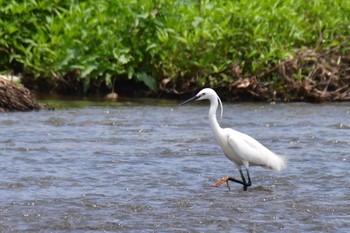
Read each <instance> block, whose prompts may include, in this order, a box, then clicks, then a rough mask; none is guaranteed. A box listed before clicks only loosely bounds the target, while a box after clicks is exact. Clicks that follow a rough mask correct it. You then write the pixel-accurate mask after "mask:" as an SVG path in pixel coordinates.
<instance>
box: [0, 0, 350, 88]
mask: <svg viewBox="0 0 350 233" xmlns="http://www.w3.org/2000/svg"><path fill="white" fill-rule="evenodd" d="M349 38H350V1H343V0H333V1H329V0H310V1H303V0H284V1H283V0H277V1H276V0H265V1H251V0H247V1H229V0H216V1H210V0H153V1H149V0H118V1H116V0H105V1H94V0H81V1H79V0H70V1H68V0H66V1H60V0H11V1H6V0H2V1H1V3H0V70H1V71H2V72H20V73H23V74H24V75H25V76H26V77H27V78H29V79H30V80H32V81H33V82H35V80H39V79H40V80H41V81H42V80H46V82H47V83H50V85H51V87H54V86H55V85H56V83H64V84H65V87H66V88H67V89H69V88H71V89H74V88H76V86H77V85H80V86H81V87H82V88H83V89H84V91H85V92H95V91H96V90H95V89H96V88H97V89H99V88H101V87H108V88H109V89H110V90H112V89H114V88H116V89H122V88H123V87H122V86H121V85H123V83H125V80H126V81H127V82H128V83H134V84H135V85H140V83H141V84H142V83H143V84H145V87H147V88H148V89H149V90H150V91H151V92H152V93H165V92H172V93H177V92H178V91H179V92H186V91H192V90H193V88H200V87H203V86H212V87H227V89H229V87H230V86H232V85H233V84H234V83H235V82H237V80H240V79H242V78H244V77H252V76H257V74H264V73H269V75H265V76H261V77H260V78H261V80H260V81H262V82H271V81H272V82H274V88H275V89H277V90H278V89H283V86H281V85H283V84H281V82H280V74H278V73H273V72H269V71H270V70H271V69H273V68H274V67H275V66H276V65H278V64H280V63H281V62H283V61H286V60H289V59H292V58H293V57H296V56H297V51H303V50H307V48H308V49H310V48H311V49H313V51H315V52H322V51H325V50H329V49H333V48H334V47H337V46H338V48H339V50H337V52H339V53H340V54H344V53H348V51H349V47H350V45H349V44H345V46H344V42H347V41H349ZM340 45H342V46H340ZM299 74H300V75H299ZM299 74H298V73H297V74H293V77H292V78H295V79H303V78H304V76H303V72H302V71H300V72H299ZM240 85H243V84H240ZM240 87H242V86H240Z"/></svg>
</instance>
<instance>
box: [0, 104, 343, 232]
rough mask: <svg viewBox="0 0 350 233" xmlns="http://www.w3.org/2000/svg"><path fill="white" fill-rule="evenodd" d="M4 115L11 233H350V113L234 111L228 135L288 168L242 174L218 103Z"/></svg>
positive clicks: (270, 108) (3, 211) (74, 107)
mask: <svg viewBox="0 0 350 233" xmlns="http://www.w3.org/2000/svg"><path fill="white" fill-rule="evenodd" d="M55 104H56V105H57V106H58V107H59V108H58V109H57V110H56V111H40V112H29V113H3V114H0V127H1V134H0V136H1V137H0V169H1V179H0V231H1V232H11V231H13V232H20V231H21V232H87V231H91V232H103V231H130V232H216V231H224V232H295V231H296V229H298V231H300V232H350V195H349V193H350V178H349V165H350V155H349V148H350V104H348V103H342V104H321V105H313V104H305V103H294V104H227V103H224V108H225V109H224V118H223V119H222V120H221V121H220V123H221V125H222V126H224V127H232V128H235V129H237V130H239V131H242V132H244V133H247V134H249V135H251V136H253V137H254V138H256V139H257V140H259V141H260V142H262V143H263V144H264V145H265V146H267V147H268V148H270V149H271V150H273V151H275V152H276V153H278V154H282V155H284V156H285V157H286V158H287V159H288V167H287V168H286V169H285V170H283V171H282V172H273V171H270V170H266V169H263V168H259V167H252V168H251V169H250V171H251V176H252V181H253V186H252V187H251V188H248V191H247V192H244V191H243V189H242V187H241V186H239V185H238V184H232V185H231V190H230V191H229V190H227V189H226V187H225V186H224V185H223V186H222V187H219V188H214V187H212V186H213V184H214V183H215V182H216V181H217V180H219V179H220V178H222V177H224V176H228V175H230V176H237V177H238V176H239V173H238V171H237V170H236V168H235V166H234V165H233V164H232V163H231V162H230V161H229V160H228V159H226V158H225V156H224V155H223V153H222V152H221V150H220V148H219V146H217V145H216V144H215V141H214V139H213V137H212V134H211V131H210V128H209V124H208V119H207V114H208V104H207V103H203V104H199V103H195V104H193V105H191V106H185V107H178V106H177V105H178V103H176V102H164V101H163V102H156V103H154V102H150V101H147V100H140V101H138V102H132V101H130V102H126V101H125V102H121V103H106V102H79V101H78V102H69V101H59V102H56V103H55Z"/></svg>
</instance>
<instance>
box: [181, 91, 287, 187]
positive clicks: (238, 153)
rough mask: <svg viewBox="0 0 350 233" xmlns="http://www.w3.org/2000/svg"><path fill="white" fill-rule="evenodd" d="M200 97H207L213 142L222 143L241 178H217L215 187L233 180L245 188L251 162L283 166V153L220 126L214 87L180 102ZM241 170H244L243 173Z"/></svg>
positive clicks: (250, 183) (274, 168)
mask: <svg viewBox="0 0 350 233" xmlns="http://www.w3.org/2000/svg"><path fill="white" fill-rule="evenodd" d="M199 100H209V101H210V108H209V123H210V127H211V130H212V132H213V134H214V137H215V139H216V142H217V143H218V144H219V145H220V146H221V149H222V150H223V152H224V154H225V156H226V157H227V158H228V159H229V160H231V161H232V162H233V163H234V164H235V165H236V167H237V168H238V170H239V173H240V175H241V179H238V178H233V177H230V176H227V177H224V178H222V179H220V180H219V181H218V182H216V183H215V184H214V187H219V186H220V185H221V184H223V183H225V182H226V187H227V188H228V189H229V190H230V185H229V181H232V182H235V183H238V184H241V185H243V190H244V191H247V188H248V187H249V186H252V181H251V178H250V174H249V168H250V167H251V166H261V167H264V168H268V169H271V170H275V171H281V170H282V169H283V168H285V166H286V159H285V158H284V157H282V156H280V155H277V154H275V153H274V152H272V151H271V150H269V149H267V148H266V147H265V146H263V145H262V144H261V143H260V142H258V141H257V140H255V139H254V138H253V137H251V136H249V135H247V134H244V133H241V132H239V131H237V130H234V129H231V128H221V127H220V125H219V123H218V121H217V118H216V111H217V108H218V105H219V104H220V110H221V118H222V115H223V106H222V102H221V99H220V97H219V96H218V95H217V93H216V92H215V91H214V90H213V89H211V88H204V89H202V90H201V91H200V92H199V93H198V94H197V95H195V96H193V97H192V98H190V99H188V100H186V101H184V102H182V103H181V104H180V106H183V105H186V104H189V103H191V102H194V101H199ZM243 171H245V173H246V176H245V175H244V172H243Z"/></svg>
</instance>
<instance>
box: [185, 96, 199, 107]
mask: <svg viewBox="0 0 350 233" xmlns="http://www.w3.org/2000/svg"><path fill="white" fill-rule="evenodd" d="M199 97H201V96H200V95H195V96H193V97H192V98H190V99H188V100H186V101H184V102H182V103H181V104H180V106H182V105H185V104H188V103H191V102H193V101H196V100H197V99H198V98H199Z"/></svg>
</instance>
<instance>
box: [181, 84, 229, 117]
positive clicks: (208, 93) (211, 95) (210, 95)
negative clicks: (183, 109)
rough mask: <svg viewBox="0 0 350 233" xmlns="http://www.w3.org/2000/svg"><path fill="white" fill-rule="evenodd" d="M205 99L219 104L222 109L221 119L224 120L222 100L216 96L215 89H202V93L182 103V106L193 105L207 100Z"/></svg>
mask: <svg viewBox="0 0 350 233" xmlns="http://www.w3.org/2000/svg"><path fill="white" fill-rule="evenodd" d="M205 99H207V100H210V102H211V103H215V101H217V102H219V104H220V107H221V118H222V114H223V107H222V103H221V99H220V98H219V96H218V95H217V94H216V92H215V91H214V90H213V89H211V88H204V89H202V90H201V91H200V92H198V94H197V95H195V96H193V97H192V98H190V99H188V100H186V101H184V102H182V103H181V104H180V105H181V106H182V105H185V104H189V103H191V102H193V101H198V100H205ZM217 102H216V103H217Z"/></svg>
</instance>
